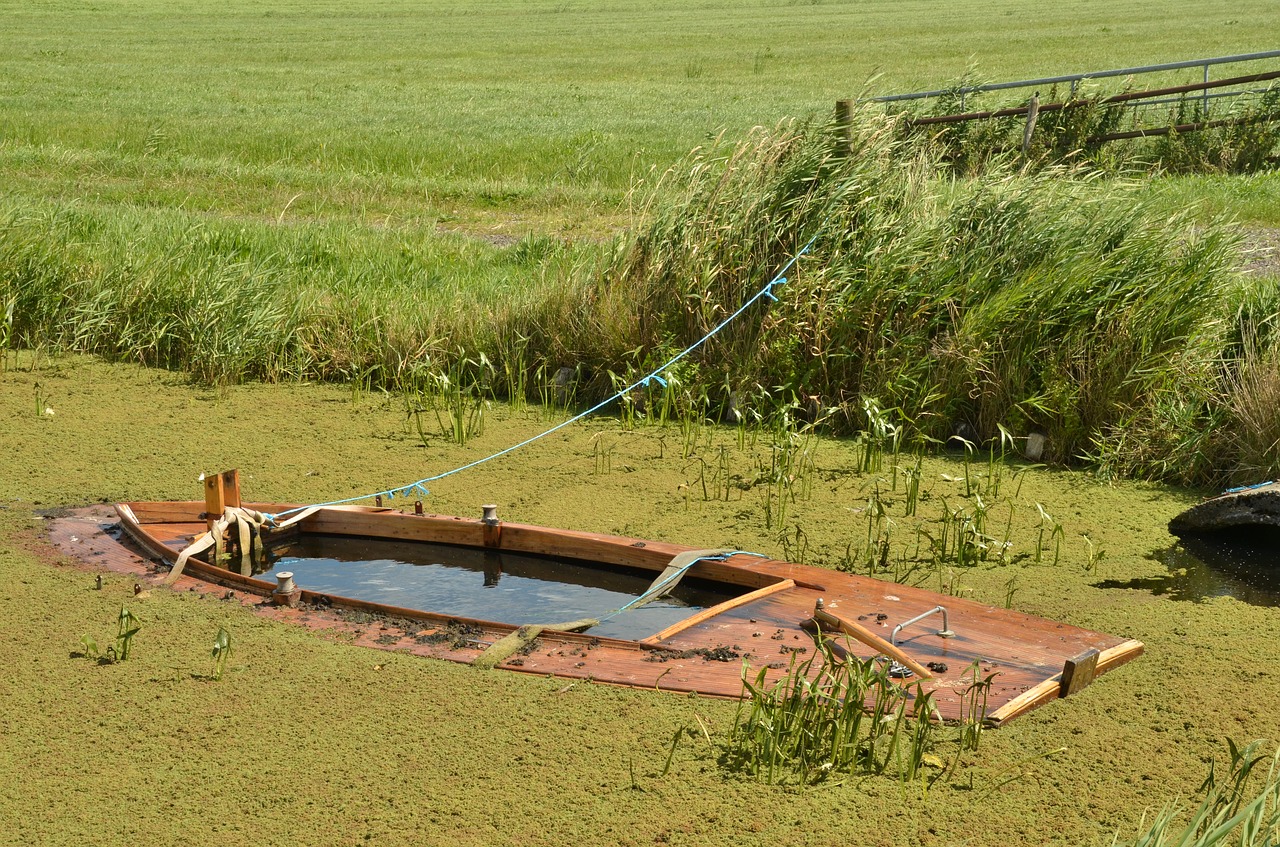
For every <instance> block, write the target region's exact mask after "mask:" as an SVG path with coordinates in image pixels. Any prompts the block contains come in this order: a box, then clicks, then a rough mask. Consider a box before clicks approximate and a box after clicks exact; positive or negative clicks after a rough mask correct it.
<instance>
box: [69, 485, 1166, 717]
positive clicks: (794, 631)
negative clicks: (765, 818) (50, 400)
mask: <svg viewBox="0 0 1280 847" xmlns="http://www.w3.org/2000/svg"><path fill="white" fill-rule="evenodd" d="M247 505H248V506H249V507H250V508H254V509H259V510H262V511H270V512H279V511H282V510H283V509H285V508H287V507H284V506H280V505H278V504H266V505H264V504H247ZM203 508H204V504H203V503H194V502H193V503H185V504H184V503H131V504H121V505H120V506H119V507H117V511H118V514H119V516H120V519H121V526H123V527H124V528H125V529H126V530H127V531H128V532H129V533H130V534H131V535H132V536H134V538H135V539H136V542H137V543H138V544H140V545H141V546H142V547H143V549H144V550H145V551H146V552H147V553H148V554H149V555H151V556H154V557H160V558H163V559H165V560H167V561H169V562H172V561H173V559H174V558H176V556H177V553H178V551H179V550H180V549H181V548H182V547H184V546H186V544H188V543H189V542H190V541H191V540H192V538H194V537H196V536H198V535H199V534H201V533H202V532H204V528H205V525H204V520H203V517H202V514H201V512H202V511H203ZM68 520H69V521H70V520H72V519H68ZM300 528H301V530H302V531H303V532H324V533H337V534H349V535H363V536H372V537H383V538H395V539H402V540H407V541H430V542H442V543H449V544H462V545H467V546H475V547H480V546H483V545H484V543H485V537H486V533H485V526H484V524H483V523H482V522H481V521H479V520H468V519H463V518H453V517H441V516H433V515H428V516H415V515H407V514H403V513H401V512H398V511H395V510H391V509H384V508H359V507H356V508H351V507H347V508H344V509H341V510H335V509H325V510H321V511H319V512H317V513H316V514H315V515H312V516H310V517H307V518H305V519H304V520H302V521H301V522H300ZM75 530H77V531H78V534H77V531H71V530H65V531H62V530H60V531H55V532H54V533H53V535H54V537H55V540H60V541H61V543H62V544H63V545H64V546H66V547H68V548H69V549H70V550H71V552H76V553H77V554H78V555H81V556H85V555H86V551H85V550H84V549H83V548H85V547H86V545H88V546H91V547H92V548H93V550H92V551H91V553H90V555H92V556H97V557H99V558H98V559H97V560H96V561H97V562H98V563H102V564H105V565H107V566H108V567H116V568H118V569H129V568H133V569H134V572H141V571H142V570H143V569H144V568H145V562H143V561H141V560H139V559H137V558H136V557H132V562H130V558H131V557H130V553H129V551H128V550H127V549H126V548H125V547H124V546H122V545H121V544H120V543H119V542H117V541H116V540H115V539H113V538H110V537H109V535H107V534H105V533H104V531H103V528H102V527H101V526H100V527H99V531H98V532H97V533H94V532H91V531H88V530H86V528H85V527H84V526H83V524H80V525H76V526H75ZM488 537H489V539H490V542H491V544H492V543H493V542H495V541H496V543H497V546H496V547H495V548H493V549H497V550H501V551H509V552H519V553H533V554H548V555H555V556H557V557H561V558H574V559H580V560H584V561H588V562H590V561H596V562H604V563H610V564H617V565H626V566H629V567H634V568H641V569H645V570H649V571H653V572H654V573H655V574H656V573H658V572H661V571H662V569H663V568H665V567H666V565H667V563H668V562H669V561H670V560H671V558H672V557H673V556H675V555H677V554H679V553H682V552H685V551H687V550H689V549H690V548H688V547H683V546H681V545H677V544H670V543H665V542H650V541H639V540H637V539H632V538H619V537H614V536H605V535H597V534H592V533H583V532H572V531H564V530H552V529H546V528H543V527H533V526H525V525H521V524H513V523H503V524H502V527H501V532H500V533H498V532H490V533H488ZM72 539H75V540H74V541H73V540H72ZM689 575H690V576H693V577H699V578H704V579H711V580H715V581H719V582H725V583H729V584H732V585H735V586H738V587H739V588H740V589H741V593H742V595H746V596H739V597H737V598H735V600H733V601H732V602H730V603H726V604H723V605H722V606H721V607H717V609H716V610H715V612H714V613H700V614H698V615H694V616H692V617H691V618H690V619H689V620H688V621H687V622H685V623H684V624H682V625H679V626H675V627H670V628H669V631H664V632H663V633H660V634H659V633H655V634H654V635H653V636H650V637H649V638H648V639H645V641H648V642H653V641H655V640H656V638H657V636H659V635H660V636H661V643H660V644H658V643H644V642H640V641H621V640H617V639H608V638H597V637H593V636H592V635H591V634H590V633H589V632H588V633H585V634H574V633H552V632H544V633H543V634H542V635H541V636H540V637H539V638H538V639H537V640H536V641H535V642H533V644H532V645H531V647H530V649H528V650H527V651H525V652H524V654H523V655H516V656H513V657H511V658H509V659H508V660H506V661H504V662H502V663H501V664H499V665H498V667H501V668H505V669H508V670H514V671H521V672H526V673H537V674H554V675H557V676H563V677H567V678H573V679H586V680H591V681H595V682H604V683H611V684H618V685H627V686H635V687H644V688H659V689H662V690H666V691H678V692H697V693H699V694H704V695H710V696H721V697H737V696H739V695H740V693H741V691H742V677H743V674H744V672H746V673H751V674H753V675H754V674H755V673H757V672H759V671H760V670H761V669H763V670H764V671H765V673H766V676H767V678H779V677H781V676H782V675H783V674H785V672H786V670H787V668H788V667H789V666H790V665H791V664H792V662H793V659H794V658H796V657H804V656H807V655H808V654H809V653H810V651H812V650H813V649H814V644H813V640H812V637H811V635H810V634H809V633H808V632H806V631H805V629H804V628H803V624H805V623H806V622H807V621H808V620H809V619H810V618H811V617H812V615H813V610H814V605H815V602H816V601H817V600H818V599H819V598H822V599H823V600H824V602H825V607H826V609H827V610H829V611H831V612H833V613H836V614H838V615H840V616H842V617H844V618H846V619H848V620H850V621H858V622H859V625H860V626H862V627H865V628H866V629H868V630H871V631H872V632H873V633H875V634H876V635H878V636H880V637H881V638H884V639H886V640H887V639H889V637H890V635H891V633H892V631H893V628H894V626H896V625H897V624H898V623H901V622H903V621H906V620H909V619H911V618H913V617H915V616H916V615H919V614H921V613H923V612H927V611H929V610H931V609H933V608H934V607H936V606H938V605H943V606H945V607H946V608H947V611H948V616H949V626H950V629H951V630H952V631H954V633H955V635H954V637H951V638H942V637H940V636H939V635H938V634H937V631H938V629H939V628H940V620H939V618H937V617H936V616H935V617H931V618H927V619H926V620H924V621H922V622H921V623H919V624H915V625H913V626H911V627H910V628H908V629H905V630H903V631H902V633H901V634H900V636H899V638H898V640H897V644H898V646H899V647H900V648H902V649H903V650H904V651H905V652H906V653H908V654H909V655H910V656H911V657H912V658H914V659H915V660H916V661H918V662H920V663H921V664H929V663H932V664H931V673H932V674H933V676H932V678H931V679H929V680H927V681H925V682H924V687H925V689H926V690H929V691H932V692H933V694H934V697H935V699H936V702H937V707H938V710H939V712H940V713H941V715H942V716H943V717H944V718H947V719H959V718H960V717H961V714H962V712H963V706H964V704H963V703H962V692H963V691H964V690H965V688H967V687H968V686H969V685H970V684H971V682H972V681H973V678H974V677H973V674H974V671H975V669H976V671H977V673H978V674H979V675H980V677H982V678H986V677H987V676H988V675H991V674H994V675H995V676H994V678H993V679H994V681H993V683H992V686H991V689H990V692H989V695H988V699H987V718H988V720H989V721H990V722H991V723H993V724H1000V723H1003V722H1005V721H1008V720H1009V719H1011V718H1012V717H1015V716H1017V715H1019V714H1022V713H1024V712H1026V711H1028V710H1029V709H1032V708H1035V707H1037V706H1040V705H1043V704H1044V703H1047V702H1048V701H1050V700H1052V699H1056V698H1057V697H1058V694H1059V690H1060V688H1061V682H1060V679H1061V674H1062V672H1063V669H1064V666H1065V665H1066V663H1067V662H1068V661H1071V660H1075V659H1076V658H1077V657H1079V656H1081V655H1082V654H1085V653H1087V652H1089V651H1093V650H1096V651H1098V653H1099V658H1098V662H1097V665H1096V668H1095V674H1098V675H1101V674H1103V673H1105V672H1106V671H1109V670H1111V669H1113V668H1115V667H1117V666H1118V665H1120V664H1123V663H1124V662H1125V661H1128V660H1129V659H1132V658H1134V657H1136V656H1138V655H1139V654H1140V653H1141V652H1142V649H1143V647H1142V644H1141V643H1140V642H1137V641H1132V640H1128V639H1124V638H1119V637H1116V636H1111V635H1106V634H1103V633H1099V632H1092V631H1090V630H1085V629H1081V628H1079V627H1074V626H1070V625H1068V624H1063V623H1057V622H1054V621H1049V620H1045V619H1043V618H1037V617H1035V616H1032V615H1026V614H1022V613H1020V612H1016V611H1012V610H1008V609H997V608H994V607H991V606H986V605H983V604H981V603H976V602H973V601H971V600H965V599H962V598H955V597H942V596H940V595H938V594H935V593H934V592H931V591H928V590H925V589H921V588H914V587H911V586H906V585H899V584H895V583H888V582H883V581H880V580H876V579H872V578H869V577H861V576H856V575H852V574H845V573H839V572H835V571H830V570H825V569H821V568H814V567H808V566H804V565H797V564H794V563H790V562H781V561H776V560H772V559H763V558H759V557H754V556H748V555H736V556H733V557H732V558H730V559H729V560H728V561H725V562H713V561H703V562H699V563H697V564H695V565H694V566H693V568H692V569H691V570H690V572H689ZM157 578H158V577H157ZM197 579H199V580H203V581H205V582H213V583H216V584H219V585H223V586H229V587H231V588H232V589H233V590H237V591H242V592H247V593H249V594H252V595H258V596H264V595H269V593H270V591H271V589H272V588H273V587H274V585H275V583H274V582H269V581H265V580H262V579H255V578H249V577H244V576H241V575H240V574H239V573H236V572H231V571H227V570H225V569H222V568H217V567H214V566H213V565H210V564H208V563H207V562H199V561H196V560H195V559H193V560H192V561H190V562H189V563H188V566H187V573H186V575H184V577H183V578H182V580H180V581H179V583H178V585H177V586H176V587H177V588H179V589H184V588H190V587H191V586H192V585H196V584H199V583H197V582H196V581H195V580H197ZM303 588H304V594H303V599H304V601H306V602H308V603H310V604H314V605H312V607H311V608H309V609H304V610H298V609H285V608H281V607H275V606H270V605H269V600H268V601H266V602H265V603H264V604H263V607H262V608H263V610H264V612H265V613H268V614H273V615H276V616H278V617H282V618H285V619H290V620H297V621H298V622H300V623H303V624H306V625H308V626H313V627H332V626H347V625H348V624H349V622H350V616H349V615H348V618H347V620H346V621H345V622H344V619H343V616H342V611H341V610H343V609H345V610H347V611H348V612H356V613H367V614H375V615H380V616H386V618H388V619H391V620H390V622H389V623H388V624H386V626H387V627H388V628H387V629H382V630H379V632H380V634H379V635H378V636H377V638H376V639H374V638H373V637H369V638H367V639H365V640H364V641H360V640H359V639H357V641H358V643H369V644H370V645H371V646H374V645H373V642H374V641H375V640H376V642H377V644H376V646H382V647H389V648H391V649H397V650H404V651H407V652H411V653H414V654H418V655H423V656H433V657H436V658H442V659H448V660H451V661H459V662H471V661H474V659H475V658H476V657H477V656H478V655H480V653H481V652H482V651H483V650H484V649H485V648H486V647H487V646H488V645H489V644H492V643H493V642H495V641H497V640H498V639H500V638H502V637H504V636H506V635H507V634H509V633H511V632H512V631H513V630H514V629H516V627H515V626H512V625H509V624H504V623H501V622H494V621H480V620H458V619H456V618H452V617H449V616H444V615H434V614H431V613H429V612H423V611H420V610H413V609H402V608H395V607H389V606H384V605H380V604H376V603H368V602H363V601H359V600H351V599H347V598H336V597H328V596H326V595H321V594H314V593H311V592H306V591H305V586H303ZM602 611H606V610H602ZM367 614H364V615H363V617H362V618H361V619H362V620H366V621H367ZM843 646H844V648H845V650H846V651H847V652H848V653H849V654H851V655H854V656H858V657H862V658H868V657H870V656H872V655H874V650H873V649H872V648H869V647H867V646H865V645H864V644H863V643H861V642H858V641H853V640H849V641H847V642H844V643H843ZM944 667H945V669H942V668H944Z"/></svg>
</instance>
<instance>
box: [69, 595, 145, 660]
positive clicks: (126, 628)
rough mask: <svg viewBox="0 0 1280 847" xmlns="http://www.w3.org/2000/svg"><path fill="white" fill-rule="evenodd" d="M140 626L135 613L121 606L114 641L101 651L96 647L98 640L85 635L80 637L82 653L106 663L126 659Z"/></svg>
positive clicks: (131, 650) (131, 649)
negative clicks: (104, 650)
mask: <svg viewBox="0 0 1280 847" xmlns="http://www.w3.org/2000/svg"><path fill="white" fill-rule="evenodd" d="M141 628H142V624H141V622H140V621H139V620H138V617H137V615H135V614H133V612H130V611H129V610H128V609H127V608H125V607H124V606H121V607H120V614H119V615H117V616H116V640H115V643H114V644H108V645H107V649H106V652H105V653H103V652H102V651H101V650H100V649H99V647H98V642H97V641H96V640H94V638H93V637H92V636H89V635H85V636H82V637H81V639H80V644H81V647H82V648H83V653H84V655H85V656H87V657H88V658H90V659H99V661H102V662H107V663H114V662H125V661H128V660H129V656H130V654H131V653H132V652H133V637H134V636H135V635H137V634H138V630H140V629H141Z"/></svg>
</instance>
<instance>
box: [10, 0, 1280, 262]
mask: <svg viewBox="0 0 1280 847" xmlns="http://www.w3.org/2000/svg"><path fill="white" fill-rule="evenodd" d="M1274 11H1275V9H1274V4H1273V3H1271V2H1268V0H1241V1H1240V2H1223V1H1222V0H1216V1H1215V2H1190V0H1174V2H1164V3H1159V4H1154V3H1142V2H1118V3H1110V2H1069V3H1062V4H1049V5H1046V4H1037V3H1030V2H1014V0H995V2H989V3H987V2H976V1H975V0H952V2H883V1H882V0H872V1H871V2H856V3H831V2H826V3H823V2H817V3H794V2H756V3H749V2H695V3H686V2H675V0H656V2H646V3H636V2H574V0H569V1H568V2H562V0H531V1H530V2H475V3H466V2H458V3H455V2H445V0H423V2H409V0H369V2H363V0H362V2H327V3H326V2H315V3H311V2H307V3H301V2H288V0H270V2H265V3H262V2H244V0H231V2H224V3H217V4H210V3H194V2H175V3H170V2H159V0H134V1H133V2H124V1H123V0H122V1H120V2H117V1H116V0H104V1H103V2H97V3H80V2H28V0H2V2H0V20H2V21H3V25H0V174H2V175H3V178H2V179H0V197H4V198H19V199H22V200H33V201H34V200H45V199H51V200H55V201H58V202H74V203H78V204H107V205H111V204H119V205H125V206H134V207H144V208H179V209H182V210H184V212H187V213H191V214H195V215H210V214H212V215H217V216H246V217H251V218H257V219H264V220H271V221H290V220H297V219H313V220H314V219H321V220H326V221H335V220H336V221H344V222H347V221H349V222H353V223H358V224H360V225H361V226H370V227H372V226H377V227H379V228H384V229H385V228H387V227H396V228H410V229H413V228H423V229H427V230H434V229H435V228H437V227H443V228H447V229H461V230H463V231H467V232H471V233H475V234H503V235H507V236H517V237H518V236H522V235H526V234H529V233H539V232H550V233H562V234H569V235H573V234H599V233H601V232H604V231H608V230H610V229H612V228H614V227H616V226H618V225H620V224H622V223H625V220H626V216H625V204H623V203H622V200H623V198H624V195H625V192H626V189H627V188H628V186H629V185H630V184H631V182H632V180H633V179H634V178H636V177H638V176H642V175H644V174H646V173H647V172H648V171H649V169H650V168H651V167H653V166H657V167H658V168H660V169H661V168H665V167H666V166H667V165H669V164H670V163H671V162H673V161H675V160H676V159H677V158H678V157H679V156H680V155H681V154H683V153H685V152H687V151H688V150H689V149H690V148H691V147H693V146H695V145H698V144H700V143H703V142H704V141H705V140H707V139H708V137H711V136H714V135H716V134H717V133H719V132H722V131H724V132H727V133H728V134H729V135H730V136H736V135H739V134H741V132H743V131H744V130H745V129H746V128H748V127H750V126H753V125H756V124H766V125H768V124H773V123H775V122H776V121H778V120H780V119H782V118H784V117H790V116H800V117H804V116H809V115H815V114H827V113H829V111H830V110H831V108H832V104H833V102H834V101H835V100H836V99H838V98H845V97H852V96H857V95H859V94H860V93H863V92H864V91H865V92H868V93H888V92H896V91H903V90H917V89H921V88H930V87H936V86H938V85H940V84H945V83H946V82H948V81H950V80H954V79H956V78H958V77H960V76H961V75H962V74H963V73H964V72H965V70H966V68H968V67H970V66H974V67H976V70H977V72H978V73H979V74H980V75H981V76H984V77H986V78H989V79H1017V78H1025V77H1030V76H1037V75H1043V74H1048V73H1065V72H1075V71H1086V70H1096V69H1104V68H1112V67H1126V66H1130V65H1139V64H1144V63H1151V62H1162V61H1172V60H1177V59H1184V58H1196V57H1207V56H1215V55H1223V54H1230V53H1243V52H1250V51H1258V50H1264V49H1269V48H1273V47H1274V46H1275V45H1276V44H1277V43H1280V39H1278V38H1277V35H1278V34H1280V16H1277V15H1275V14H1274ZM877 74H878V76H877ZM1194 75H1195V71H1187V72H1185V74H1184V75H1183V76H1185V77H1186V78H1188V79H1190V78H1193V77H1194ZM1179 79H1182V77H1179ZM1217 191H1218V189H1217V187H1216V183H1211V184H1210V185H1209V186H1208V187H1207V188H1205V187H1203V186H1197V190H1196V191H1195V192H1193V194H1197V193H1205V194H1208V195H1214V194H1215V193H1216V192H1217ZM1263 194H1264V196H1263V197H1262V198H1261V200H1260V201H1258V202H1257V203H1255V204H1254V205H1255V206H1256V207H1257V209H1258V211H1257V212H1256V213H1249V214H1251V215H1252V216H1255V217H1258V216H1262V217H1265V216H1266V214H1267V213H1266V212H1265V207H1266V202H1265V201H1266V200H1268V199H1273V198H1274V196H1275V194H1274V184H1270V185H1268V186H1267V190H1266V191H1265V192H1264V193H1263ZM1184 196H1185V195H1184ZM1184 196H1180V197H1179V198H1178V200H1177V202H1179V203H1181V202H1184ZM1219 205H1225V204H1219Z"/></svg>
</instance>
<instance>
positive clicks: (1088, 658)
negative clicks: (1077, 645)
mask: <svg viewBox="0 0 1280 847" xmlns="http://www.w3.org/2000/svg"><path fill="white" fill-rule="evenodd" d="M1100 655H1101V654H1100V653H1099V652H1098V651H1097V650H1086V651H1084V652H1083V653H1081V654H1080V655H1079V656H1076V657H1075V658H1074V659H1067V662H1066V664H1065V665H1063V666H1062V678H1061V679H1060V680H1059V681H1058V696H1059V697H1069V696H1071V695H1072V694H1075V693H1076V692H1077V691H1080V690H1081V689H1083V688H1084V687H1085V686H1087V685H1088V684H1089V683H1091V682H1093V677H1094V675H1095V674H1096V673H1097V671H1098V656H1100Z"/></svg>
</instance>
